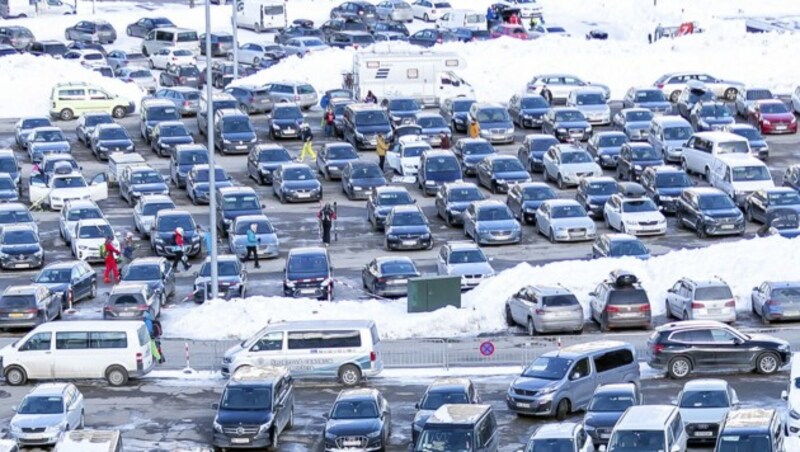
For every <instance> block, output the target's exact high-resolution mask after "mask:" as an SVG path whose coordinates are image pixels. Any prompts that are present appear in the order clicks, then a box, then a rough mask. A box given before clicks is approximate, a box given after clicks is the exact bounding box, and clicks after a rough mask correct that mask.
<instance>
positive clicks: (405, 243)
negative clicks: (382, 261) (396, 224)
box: [403, 240, 417, 246]
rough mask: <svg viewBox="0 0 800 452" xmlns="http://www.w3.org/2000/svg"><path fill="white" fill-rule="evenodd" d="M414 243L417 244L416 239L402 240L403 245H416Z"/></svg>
mask: <svg viewBox="0 0 800 452" xmlns="http://www.w3.org/2000/svg"><path fill="white" fill-rule="evenodd" d="M416 244H417V241H416V240H403V245H405V246H411V245H416Z"/></svg>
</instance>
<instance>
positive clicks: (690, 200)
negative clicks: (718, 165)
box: [675, 187, 745, 237]
mask: <svg viewBox="0 0 800 452" xmlns="http://www.w3.org/2000/svg"><path fill="white" fill-rule="evenodd" d="M675 216H676V217H677V220H678V226H679V227H686V228H691V229H694V230H695V232H696V233H697V236H698V237H706V236H709V235H725V234H739V235H742V234H744V229H745V222H744V214H742V211H741V210H739V208H738V207H736V204H734V203H733V200H732V199H731V198H730V197H729V196H728V195H726V194H725V193H723V192H722V191H720V190H717V189H716V188H709V187H700V188H687V189H685V190H683V192H681V195H680V197H679V198H678V206H677V208H676V211H675Z"/></svg>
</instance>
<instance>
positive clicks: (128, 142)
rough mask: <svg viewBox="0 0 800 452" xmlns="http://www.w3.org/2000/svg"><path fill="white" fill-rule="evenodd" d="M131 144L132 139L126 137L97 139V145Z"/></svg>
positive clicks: (125, 145)
mask: <svg viewBox="0 0 800 452" xmlns="http://www.w3.org/2000/svg"><path fill="white" fill-rule="evenodd" d="M132 144H133V141H131V140H128V139H122V140H98V141H97V145H98V146H106V147H128V146H130V145H132Z"/></svg>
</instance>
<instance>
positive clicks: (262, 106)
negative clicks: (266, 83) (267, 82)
mask: <svg viewBox="0 0 800 452" xmlns="http://www.w3.org/2000/svg"><path fill="white" fill-rule="evenodd" d="M225 92H226V93H229V94H230V95H232V96H233V97H235V98H236V100H237V101H238V102H239V110H241V111H242V112H243V113H247V114H248V115H252V114H254V113H266V112H268V111H271V110H272V109H273V107H274V104H273V102H272V99H271V98H270V97H269V92H268V91H267V90H266V89H264V88H261V87H258V86H254V85H239V86H235V87H228V88H226V89H225Z"/></svg>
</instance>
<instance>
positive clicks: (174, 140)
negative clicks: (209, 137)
mask: <svg viewBox="0 0 800 452" xmlns="http://www.w3.org/2000/svg"><path fill="white" fill-rule="evenodd" d="M226 137H227V136H226ZM158 141H160V142H162V143H165V144H192V143H194V139H193V138H192V137H190V136H188V135H184V136H179V137H158Z"/></svg>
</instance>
